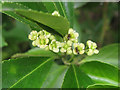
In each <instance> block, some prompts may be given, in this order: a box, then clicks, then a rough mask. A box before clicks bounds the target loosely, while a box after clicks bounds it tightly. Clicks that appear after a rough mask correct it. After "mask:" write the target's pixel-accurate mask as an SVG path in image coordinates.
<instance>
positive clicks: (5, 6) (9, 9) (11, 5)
mask: <svg viewBox="0 0 120 90" xmlns="http://www.w3.org/2000/svg"><path fill="white" fill-rule="evenodd" d="M14 9H25V10H29V8H28V7H26V6H24V5H23V4H20V3H17V2H16V3H15V2H4V3H2V13H5V14H6V15H9V16H10V17H12V18H15V19H16V20H18V21H20V22H22V23H25V24H28V25H29V26H30V27H31V28H32V29H35V30H37V31H40V30H41V28H40V26H39V25H38V24H37V23H36V22H32V21H30V20H28V19H26V18H24V17H21V16H20V15H18V14H16V13H15V12H14Z"/></svg>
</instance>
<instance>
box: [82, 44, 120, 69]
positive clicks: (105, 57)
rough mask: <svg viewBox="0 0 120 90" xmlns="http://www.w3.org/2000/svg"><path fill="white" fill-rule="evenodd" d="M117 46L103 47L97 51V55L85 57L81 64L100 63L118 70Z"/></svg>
mask: <svg viewBox="0 0 120 90" xmlns="http://www.w3.org/2000/svg"><path fill="white" fill-rule="evenodd" d="M118 45H119V44H112V45H108V46H105V47H103V48H102V49H101V50H100V51H99V54H98V55H93V56H89V57H86V58H85V59H84V60H83V62H90V61H100V62H104V63H107V64H110V65H113V66H115V67H117V68H118Z"/></svg>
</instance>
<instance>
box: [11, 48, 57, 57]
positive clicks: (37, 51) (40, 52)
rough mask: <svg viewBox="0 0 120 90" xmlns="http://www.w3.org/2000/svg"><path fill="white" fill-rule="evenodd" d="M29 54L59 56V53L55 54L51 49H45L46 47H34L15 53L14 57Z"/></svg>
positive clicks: (27, 55)
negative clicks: (24, 51)
mask: <svg viewBox="0 0 120 90" xmlns="http://www.w3.org/2000/svg"><path fill="white" fill-rule="evenodd" d="M29 56H34V57H36V56H41V57H53V56H57V54H55V53H53V52H51V51H48V50H45V49H40V48H33V49H31V50H29V51H28V52H26V53H18V54H15V55H13V56H12V58H18V57H29Z"/></svg>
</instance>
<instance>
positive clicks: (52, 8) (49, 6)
mask: <svg viewBox="0 0 120 90" xmlns="http://www.w3.org/2000/svg"><path fill="white" fill-rule="evenodd" d="M42 3H43V4H44V6H45V7H46V9H47V11H48V12H49V13H53V12H54V11H57V8H56V7H55V4H54V3H53V2H42Z"/></svg>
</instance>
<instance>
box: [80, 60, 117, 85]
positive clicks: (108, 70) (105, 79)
mask: <svg viewBox="0 0 120 90" xmlns="http://www.w3.org/2000/svg"><path fill="white" fill-rule="evenodd" d="M80 69H82V70H83V71H84V72H85V73H87V74H88V75H89V76H90V77H91V78H92V80H94V81H95V82H96V83H98V84H101V83H102V84H111V85H114V86H118V69H117V68H115V67H114V66H112V65H109V64H106V63H101V62H99V61H90V62H85V63H84V64H81V65H80Z"/></svg>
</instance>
